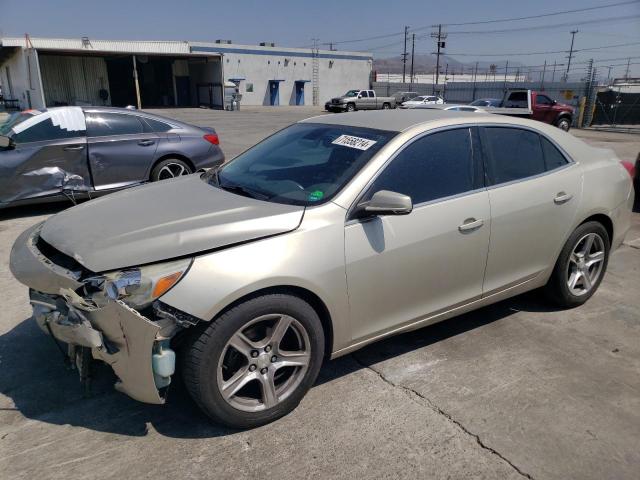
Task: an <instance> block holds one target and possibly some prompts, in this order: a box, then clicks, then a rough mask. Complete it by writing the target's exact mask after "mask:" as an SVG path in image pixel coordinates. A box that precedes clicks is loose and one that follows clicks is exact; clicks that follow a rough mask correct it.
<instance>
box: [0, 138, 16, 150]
mask: <svg viewBox="0 0 640 480" xmlns="http://www.w3.org/2000/svg"><path fill="white" fill-rule="evenodd" d="M13 146H14V144H13V140H11V139H10V138H9V137H5V136H4V135H0V148H10V147H13Z"/></svg>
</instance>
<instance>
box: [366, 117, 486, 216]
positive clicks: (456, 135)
mask: <svg viewBox="0 0 640 480" xmlns="http://www.w3.org/2000/svg"><path fill="white" fill-rule="evenodd" d="M478 177H479V175H478V174H477V173H475V169H474V162H473V155H472V150H471V133H470V131H469V129H468V128H460V129H455V130H447V131H444V132H437V133H433V134H430V135H426V136H424V137H422V138H419V139H418V140H416V141H414V142H413V143H411V144H410V145H408V146H407V147H406V148H405V149H403V150H402V151H401V152H400V153H399V154H398V156H397V157H396V158H395V159H394V160H392V162H391V163H390V164H389V165H388V166H387V167H386V168H385V170H384V171H383V172H382V173H381V174H380V176H378V178H376V180H375V181H374V183H373V185H372V187H371V189H370V190H369V192H368V193H367V195H366V198H365V199H366V200H368V199H370V198H371V196H372V195H373V194H374V193H375V192H378V191H380V190H390V191H392V192H398V193H403V194H405V195H409V196H410V197H411V200H412V201H413V203H414V204H419V203H424V202H429V201H432V200H437V199H439V198H444V197H450V196H452V195H458V194H461V193H465V192H468V191H471V190H474V189H476V188H478V187H477V185H478V182H479V181H481V180H480V179H479V178H478Z"/></svg>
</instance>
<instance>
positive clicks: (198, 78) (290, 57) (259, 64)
mask: <svg viewBox="0 0 640 480" xmlns="http://www.w3.org/2000/svg"><path fill="white" fill-rule="evenodd" d="M371 65H372V60H371V54H369V53H362V52H343V51H330V50H312V49H303V48H283V47H276V46H275V45H274V44H262V45H260V46H257V45H256V46H253V45H235V44H231V43H228V42H220V41H218V42H215V43H205V42H186V41H184V42H183V41H124V40H116V41H111V40H92V39H89V38H86V37H84V38H81V39H53V38H30V37H28V36H25V37H24V38H2V39H0V85H1V86H2V91H3V94H4V97H5V99H9V100H15V101H16V102H9V103H8V105H10V104H11V103H18V106H19V108H22V109H24V108H45V107H52V106H56V105H113V106H126V105H136V104H138V105H140V106H141V107H142V108H145V107H147V108H149V107H168V106H184V107H188V106H194V107H197V106H207V107H210V108H223V104H224V99H225V92H226V93H227V94H228V93H229V92H230V91H232V90H233V89H234V88H233V87H237V89H238V93H240V94H242V104H243V105H314V104H315V105H323V104H324V102H325V101H326V100H328V99H329V98H331V97H334V96H337V95H340V94H342V93H344V92H345V91H347V90H348V89H351V88H367V87H368V86H369V81H370V75H371ZM230 87H231V88H230ZM225 88H226V90H225Z"/></svg>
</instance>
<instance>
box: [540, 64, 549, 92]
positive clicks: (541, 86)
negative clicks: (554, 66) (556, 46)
mask: <svg viewBox="0 0 640 480" xmlns="http://www.w3.org/2000/svg"><path fill="white" fill-rule="evenodd" d="M546 72H547V60H545V61H544V67H542V77H540V90H544V74H545V73H546Z"/></svg>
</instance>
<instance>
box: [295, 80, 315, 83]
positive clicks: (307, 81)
mask: <svg viewBox="0 0 640 480" xmlns="http://www.w3.org/2000/svg"><path fill="white" fill-rule="evenodd" d="M294 82H295V83H310V82H311V80H294Z"/></svg>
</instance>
